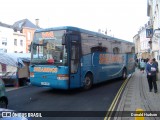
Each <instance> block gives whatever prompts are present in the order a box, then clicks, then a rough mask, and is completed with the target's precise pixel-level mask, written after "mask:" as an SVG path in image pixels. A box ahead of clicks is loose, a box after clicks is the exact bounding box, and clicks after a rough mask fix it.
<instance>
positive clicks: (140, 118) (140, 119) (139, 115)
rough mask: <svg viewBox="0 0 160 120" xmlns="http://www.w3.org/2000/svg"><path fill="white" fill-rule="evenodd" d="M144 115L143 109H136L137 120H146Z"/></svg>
mask: <svg viewBox="0 0 160 120" xmlns="http://www.w3.org/2000/svg"><path fill="white" fill-rule="evenodd" d="M143 114H144V111H143V109H141V108H138V109H136V116H135V120H145V119H144V115H143Z"/></svg>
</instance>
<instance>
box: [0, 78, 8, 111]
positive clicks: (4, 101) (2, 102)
mask: <svg viewBox="0 0 160 120" xmlns="http://www.w3.org/2000/svg"><path fill="white" fill-rule="evenodd" d="M7 105H8V98H7V96H6V90H5V85H4V82H3V80H2V79H1V78H0V108H7Z"/></svg>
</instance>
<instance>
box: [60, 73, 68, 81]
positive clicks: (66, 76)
mask: <svg viewBox="0 0 160 120" xmlns="http://www.w3.org/2000/svg"><path fill="white" fill-rule="evenodd" d="M57 79H58V80H68V79H69V77H68V74H58V75H57Z"/></svg>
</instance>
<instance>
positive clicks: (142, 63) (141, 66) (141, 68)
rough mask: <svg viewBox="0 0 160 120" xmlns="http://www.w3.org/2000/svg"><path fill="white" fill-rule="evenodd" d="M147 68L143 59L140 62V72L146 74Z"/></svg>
mask: <svg viewBox="0 0 160 120" xmlns="http://www.w3.org/2000/svg"><path fill="white" fill-rule="evenodd" d="M145 66H146V64H145V62H144V60H143V59H142V60H141V62H140V70H141V71H142V73H144V69H145Z"/></svg>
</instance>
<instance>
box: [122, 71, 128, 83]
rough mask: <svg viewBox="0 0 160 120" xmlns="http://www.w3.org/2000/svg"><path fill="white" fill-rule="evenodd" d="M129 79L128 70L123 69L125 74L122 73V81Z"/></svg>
mask: <svg viewBox="0 0 160 120" xmlns="http://www.w3.org/2000/svg"><path fill="white" fill-rule="evenodd" d="M126 78H127V70H126V69H123V72H122V80H125V79H126Z"/></svg>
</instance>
